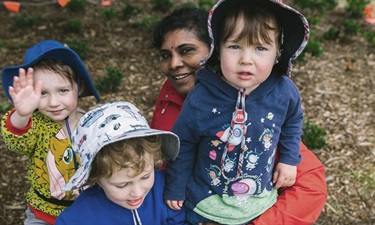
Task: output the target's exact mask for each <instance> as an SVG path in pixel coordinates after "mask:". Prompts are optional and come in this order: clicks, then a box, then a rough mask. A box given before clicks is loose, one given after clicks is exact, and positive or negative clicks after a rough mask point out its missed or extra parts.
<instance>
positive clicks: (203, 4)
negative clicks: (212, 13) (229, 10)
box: [198, 0, 215, 11]
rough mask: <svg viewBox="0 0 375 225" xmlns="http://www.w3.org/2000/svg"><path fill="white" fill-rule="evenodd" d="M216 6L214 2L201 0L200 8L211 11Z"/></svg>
mask: <svg viewBox="0 0 375 225" xmlns="http://www.w3.org/2000/svg"><path fill="white" fill-rule="evenodd" d="M214 5H215V2H214V1H213V0H199V2H198V7H199V8H201V9H205V10H207V11H209V10H210V9H211V8H212V6H214Z"/></svg>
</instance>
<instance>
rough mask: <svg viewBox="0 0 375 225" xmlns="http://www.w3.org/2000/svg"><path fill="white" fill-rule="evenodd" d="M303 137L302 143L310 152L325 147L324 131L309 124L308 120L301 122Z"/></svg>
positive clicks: (311, 123) (313, 124)
mask: <svg viewBox="0 0 375 225" xmlns="http://www.w3.org/2000/svg"><path fill="white" fill-rule="evenodd" d="M302 130H303V135H302V142H303V143H304V144H305V145H306V146H307V148H309V149H311V150H318V149H321V148H323V147H324V146H326V139H325V135H326V132H325V131H324V129H322V128H320V127H318V125H316V124H315V123H313V122H310V120H309V119H307V120H305V121H304V122H303V128H302Z"/></svg>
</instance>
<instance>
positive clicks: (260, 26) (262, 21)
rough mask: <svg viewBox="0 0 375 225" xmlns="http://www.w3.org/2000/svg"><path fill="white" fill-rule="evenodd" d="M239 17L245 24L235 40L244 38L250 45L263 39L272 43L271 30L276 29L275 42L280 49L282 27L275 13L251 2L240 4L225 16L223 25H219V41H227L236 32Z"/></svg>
mask: <svg viewBox="0 0 375 225" xmlns="http://www.w3.org/2000/svg"><path fill="white" fill-rule="evenodd" d="M239 19H243V21H244V26H243V27H242V30H241V32H240V33H239V35H238V36H237V37H236V39H235V41H242V40H244V41H246V42H247V44H249V45H251V44H259V43H261V42H262V41H264V42H266V43H267V44H270V43H271V42H272V37H270V33H269V31H274V32H275V35H276V37H275V40H276V43H275V44H276V47H277V49H278V50H279V49H280V47H281V38H282V37H281V36H282V27H281V25H280V24H279V23H278V20H277V17H276V15H275V13H272V12H271V11H270V10H268V9H267V8H264V7H261V6H257V5H251V4H249V3H246V4H241V5H238V6H237V7H235V8H234V9H233V10H231V11H230V12H229V13H228V14H227V15H226V16H225V17H224V19H223V24H222V26H219V27H220V28H221V29H220V28H219V36H218V38H219V39H218V41H219V42H218V43H221V42H225V41H227V40H228V38H230V37H231V36H232V35H233V34H234V32H235V31H236V28H237V22H238V20H239Z"/></svg>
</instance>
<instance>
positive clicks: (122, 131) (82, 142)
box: [63, 102, 180, 191]
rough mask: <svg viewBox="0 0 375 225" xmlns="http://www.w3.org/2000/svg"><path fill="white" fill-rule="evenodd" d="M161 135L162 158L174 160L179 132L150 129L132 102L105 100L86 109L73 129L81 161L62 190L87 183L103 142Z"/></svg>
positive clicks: (74, 141)
mask: <svg viewBox="0 0 375 225" xmlns="http://www.w3.org/2000/svg"><path fill="white" fill-rule="evenodd" d="M153 135H160V136H161V137H162V145H161V151H162V153H163V158H165V159H167V160H174V159H176V157H177V154H178V152H179V148H180V141H179V138H178V137H177V135H176V134H174V133H172V132H169V131H161V130H156V129H151V128H150V126H149V124H148V123H147V120H146V118H145V117H143V115H142V114H141V111H140V110H139V109H138V108H137V107H135V106H134V105H133V104H131V103H129V102H111V103H106V104H104V105H102V106H100V107H98V108H96V109H93V110H91V111H89V112H87V113H86V114H85V115H84V116H83V117H82V118H81V119H80V120H79V124H78V125H77V128H76V129H75V130H74V131H73V133H72V149H73V151H74V153H75V154H78V155H79V157H80V161H81V165H80V167H78V169H77V171H76V172H75V173H74V175H73V177H71V178H70V180H69V182H68V183H67V184H66V185H65V187H64V188H63V190H65V191H69V190H73V189H77V188H80V187H82V186H84V185H85V183H86V181H87V179H88V177H89V175H90V171H91V164H92V162H93V160H94V158H95V156H96V155H97V154H98V152H99V151H100V149H102V148H103V146H105V145H108V144H111V143H113V142H117V141H121V140H125V139H130V138H137V137H147V136H153Z"/></svg>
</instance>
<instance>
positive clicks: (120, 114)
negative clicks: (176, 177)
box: [56, 102, 187, 225]
mask: <svg viewBox="0 0 375 225" xmlns="http://www.w3.org/2000/svg"><path fill="white" fill-rule="evenodd" d="M72 140H73V149H74V151H75V152H76V153H77V154H78V155H79V156H80V158H81V162H82V166H81V167H80V168H79V169H78V170H77V171H76V173H75V174H74V176H73V177H72V178H71V179H70V180H69V182H68V184H67V185H66V187H65V189H66V190H72V189H77V188H81V187H82V186H83V185H85V184H88V185H93V186H91V187H90V188H88V189H86V190H84V191H83V192H82V193H81V194H80V195H79V197H78V198H77V200H76V201H75V202H74V204H73V205H72V206H70V207H69V208H67V209H65V210H64V211H63V212H62V213H61V214H60V216H59V217H58V218H57V221H56V225H61V224H129V225H130V224H187V222H185V212H184V211H183V210H182V211H175V210H171V209H169V208H168V207H167V205H165V203H164V201H163V197H162V195H163V189H164V173H163V172H162V171H161V170H157V171H155V168H158V167H160V166H161V165H162V163H163V161H164V157H166V158H167V159H171V160H173V159H175V158H176V156H177V154H178V148H179V140H178V137H177V136H176V135H175V134H173V133H171V132H168V131H159V130H154V129H150V127H149V125H148V123H147V121H146V119H145V118H144V117H143V116H142V115H141V113H140V111H139V109H137V108H136V107H135V106H134V105H132V104H130V103H128V102H113V103H107V104H105V105H102V106H101V107H99V108H96V109H94V110H92V111H90V112H88V113H87V114H86V115H85V116H84V117H82V118H81V120H80V121H79V125H78V127H77V128H76V130H75V131H74V134H73V136H72Z"/></svg>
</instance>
